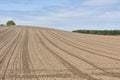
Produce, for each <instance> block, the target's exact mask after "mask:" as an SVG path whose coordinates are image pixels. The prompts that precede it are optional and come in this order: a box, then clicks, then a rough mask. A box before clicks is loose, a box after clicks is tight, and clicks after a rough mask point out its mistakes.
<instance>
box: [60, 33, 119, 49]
mask: <svg viewBox="0 0 120 80" xmlns="http://www.w3.org/2000/svg"><path fill="white" fill-rule="evenodd" d="M59 33H60V32H59ZM61 33H62V32H61ZM61 33H60V34H61ZM64 34H65V32H64V33H62V35H64ZM77 34H78V33H77ZM67 35H68V33H67V34H66V36H67ZM79 36H80V35H79ZM71 37H73V38H75V39H77V40H79V41H81V38H82V39H84V38H85V37H84V36H80V38H79V37H78V36H71ZM86 39H88V40H90V41H93V42H98V43H100V44H101V43H102V44H103V45H104V44H107V45H108V47H110V46H111V45H114V46H120V45H118V44H113V43H111V42H110V41H109V42H105V40H104V41H101V40H99V41H98V40H97V41H96V40H94V39H93V38H92V39H91V38H88V37H86Z"/></svg>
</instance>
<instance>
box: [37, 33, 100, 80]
mask: <svg viewBox="0 0 120 80" xmlns="http://www.w3.org/2000/svg"><path fill="white" fill-rule="evenodd" d="M39 32H40V31H39ZM40 34H41V35H42V36H43V37H45V36H44V35H43V34H42V32H40ZM36 35H37V36H38V38H39V40H40V42H41V43H42V45H43V46H44V47H45V48H46V49H47V50H49V52H50V53H51V54H52V53H53V56H55V57H56V58H57V59H58V60H60V62H61V63H62V64H63V65H64V66H65V67H66V68H68V69H69V71H71V72H72V73H73V74H75V75H78V76H80V77H81V78H84V79H87V80H99V79H97V78H94V77H92V76H90V75H88V74H86V73H84V72H82V71H80V70H79V69H77V68H76V67H74V66H73V65H72V64H71V63H69V62H67V61H66V60H65V59H63V58H62V57H60V56H59V55H58V54H57V53H55V52H54V51H53V50H51V49H50V48H49V47H47V45H46V44H45V43H44V41H43V40H42V39H41V37H40V36H39V35H38V34H36ZM45 38H46V37H45ZM46 39H47V38H46ZM47 40H48V39H47ZM48 41H49V40H48ZM49 42H50V43H51V41H49ZM51 44H52V43H51ZM55 47H57V46H55ZM57 48H58V47H57ZM60 49H61V48H60Z"/></svg>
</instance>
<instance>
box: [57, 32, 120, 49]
mask: <svg viewBox="0 0 120 80" xmlns="http://www.w3.org/2000/svg"><path fill="white" fill-rule="evenodd" d="M55 33H57V34H59V35H60V36H62V37H63V35H62V34H61V33H59V32H56V31H55ZM71 37H72V36H71ZM72 38H74V37H72ZM83 39H84V38H81V39H79V41H80V42H83V43H86V44H88V45H90V44H93V45H95V46H96V47H104V48H106V49H109V50H111V49H113V47H111V45H104V44H101V43H95V42H96V41H93V42H91V41H88V40H86V39H84V40H83ZM76 41H78V40H76ZM79 41H78V42H79ZM114 48H115V49H117V50H120V48H118V47H114Z"/></svg>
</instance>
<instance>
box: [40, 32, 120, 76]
mask: <svg viewBox="0 0 120 80" xmlns="http://www.w3.org/2000/svg"><path fill="white" fill-rule="evenodd" d="M40 33H41V34H42V36H44V38H45V39H46V40H48V41H49V42H50V43H51V44H52V45H54V46H55V47H57V48H58V49H60V50H62V51H64V52H65V53H67V54H69V55H71V56H74V57H76V58H78V59H80V60H82V61H84V62H86V63H88V64H90V65H91V66H93V67H95V68H97V69H99V70H101V71H103V72H104V73H106V74H107V75H109V76H112V77H117V78H120V75H119V74H113V73H111V72H108V71H106V70H104V69H102V68H100V67H98V66H96V65H95V64H93V63H91V62H89V61H87V60H85V59H83V58H82V57H80V56H79V57H78V56H76V55H73V54H72V53H70V52H68V51H67V50H65V49H62V48H61V47H59V46H57V45H56V44H54V43H53V42H52V41H51V40H49V39H48V38H47V37H46V36H45V35H44V33H42V32H40Z"/></svg>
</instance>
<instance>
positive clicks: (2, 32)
mask: <svg viewBox="0 0 120 80" xmlns="http://www.w3.org/2000/svg"><path fill="white" fill-rule="evenodd" d="M9 29H10V28H7V29H3V30H1V31H0V34H4V33H5V32H6V31H8V30H9Z"/></svg>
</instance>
